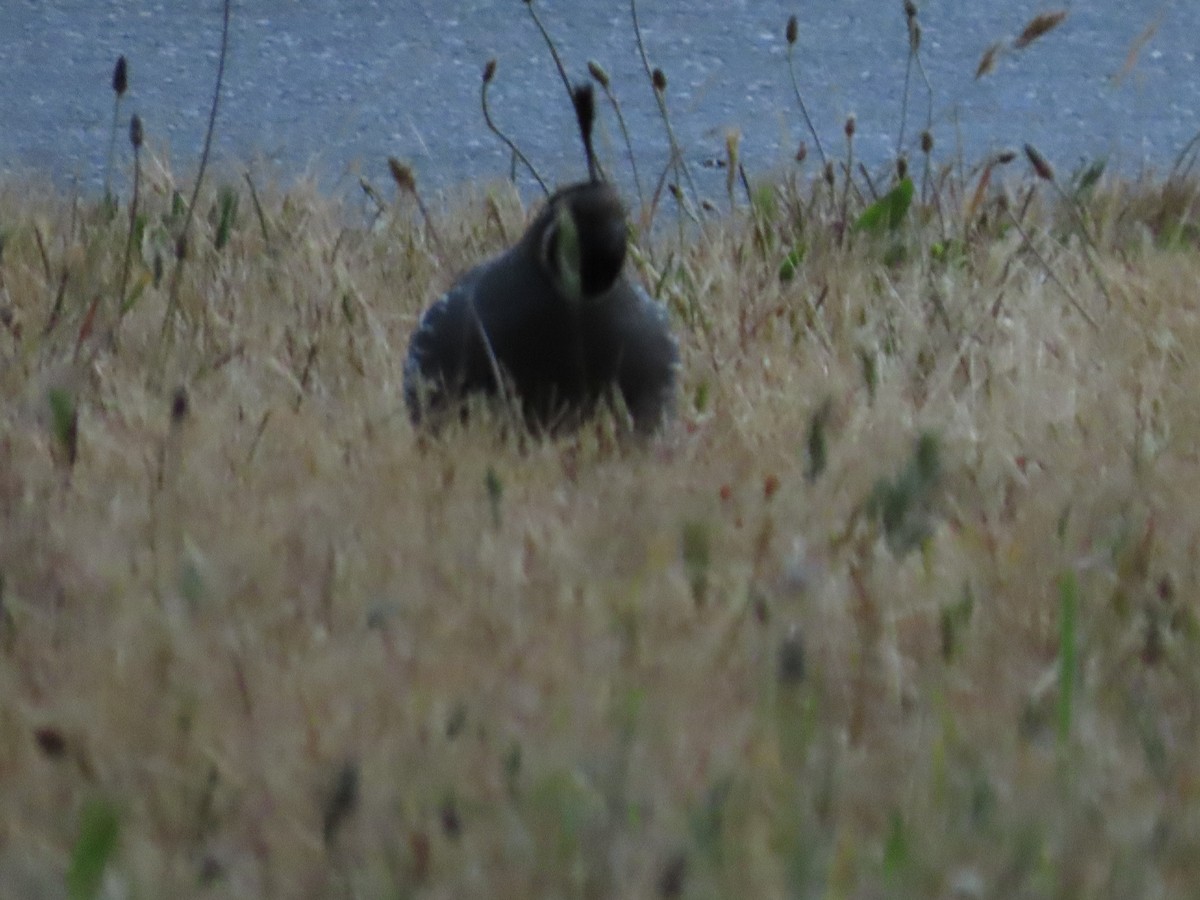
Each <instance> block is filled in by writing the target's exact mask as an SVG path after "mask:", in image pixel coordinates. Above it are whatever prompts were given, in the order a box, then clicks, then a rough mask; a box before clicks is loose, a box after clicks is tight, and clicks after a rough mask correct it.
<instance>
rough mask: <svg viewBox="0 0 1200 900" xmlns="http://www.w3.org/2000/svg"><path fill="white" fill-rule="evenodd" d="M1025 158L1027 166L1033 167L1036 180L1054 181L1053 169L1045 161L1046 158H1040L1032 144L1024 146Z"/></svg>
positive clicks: (1040, 155)
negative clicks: (1027, 160)
mask: <svg viewBox="0 0 1200 900" xmlns="http://www.w3.org/2000/svg"><path fill="white" fill-rule="evenodd" d="M1025 156H1026V157H1028V159H1029V164H1030V165H1031V166H1033V171H1034V172H1036V173H1037V177H1038V178H1040V179H1042V180H1043V181H1053V180H1054V169H1053V168H1052V167H1051V166H1050V163H1048V162H1047V161H1046V157H1044V156H1042V154H1041V153H1039V152H1038V149H1037V148H1036V147H1035V146H1033V144H1026V145H1025Z"/></svg>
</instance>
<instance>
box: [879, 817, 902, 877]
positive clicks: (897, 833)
mask: <svg viewBox="0 0 1200 900" xmlns="http://www.w3.org/2000/svg"><path fill="white" fill-rule="evenodd" d="M907 863H908V835H907V834H906V833H905V830H904V819H903V818H902V817H901V816H900V813H898V812H894V811H893V812H892V815H891V821H890V823H889V825H888V836H887V844H886V845H885V846H884V848H883V871H884V874H885V875H888V876H895V875H896V874H897V873H899V872H900V871H901V870H902V869H903V868H904V867H905V865H906V864H907Z"/></svg>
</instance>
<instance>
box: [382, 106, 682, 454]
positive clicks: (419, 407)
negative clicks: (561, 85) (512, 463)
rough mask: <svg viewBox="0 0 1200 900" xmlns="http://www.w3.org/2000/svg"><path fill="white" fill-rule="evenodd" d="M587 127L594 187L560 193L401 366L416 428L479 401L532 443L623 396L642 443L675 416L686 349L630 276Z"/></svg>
mask: <svg viewBox="0 0 1200 900" xmlns="http://www.w3.org/2000/svg"><path fill="white" fill-rule="evenodd" d="M589 99H590V98H589ZM577 111H578V100H577ZM589 115H590V113H589ZM584 118H585V116H584V114H582V113H581V114H580V119H581V125H583V126H584V144H585V146H586V147H587V150H588V156H589V168H591V169H592V172H593V176H592V179H591V180H589V181H585V182H580V183H578V184H573V185H569V186H568V187H565V188H562V189H561V190H559V191H558V192H556V193H555V194H554V195H552V196H551V197H550V199H549V200H548V201H547V203H546V206H545V208H544V209H543V210H542V211H541V212H540V213H539V214H538V216H537V218H535V219H534V221H533V223H532V224H531V225H530V226H529V228H528V229H527V230H526V232H525V234H524V235H523V236H522V238H521V239H520V241H518V242H517V244H516V245H515V246H513V247H511V248H510V249H509V250H507V251H506V252H504V253H502V254H500V255H499V256H497V257H495V258H493V259H491V260H488V261H487V262H485V263H483V264H482V265H479V266H477V267H476V268H474V269H471V270H470V271H468V272H467V273H466V274H465V275H463V276H462V277H461V278H459V280H458V281H457V282H456V283H455V284H454V286H453V287H451V288H450V290H449V291H448V292H447V293H446V294H445V296H443V297H442V298H441V299H440V300H438V301H437V302H436V303H435V304H434V305H433V306H431V307H430V308H429V309H428V310H426V311H425V314H424V315H423V316H422V317H421V322H420V324H419V326H418V327H417V330H416V332H415V333H414V334H413V336H412V339H411V341H410V343H409V347H408V357H407V359H406V360H405V364H404V399H405V402H406V403H407V405H408V410H409V414H410V416H411V417H412V420H413V423H414V424H416V425H419V426H427V427H431V428H434V429H436V428H437V427H438V426H439V425H440V424H442V423H444V422H445V421H446V420H447V419H449V418H454V417H461V416H465V415H466V412H467V406H468V403H467V401H468V400H469V398H470V396H471V395H473V394H484V395H489V396H492V397H499V398H500V399H501V401H502V403H504V405H505V406H506V407H507V408H508V409H510V410H512V411H514V412H519V413H520V415H521V417H522V419H523V421H524V423H525V425H526V426H527V427H528V428H529V429H530V430H531V431H533V432H535V433H555V432H561V431H564V430H568V429H571V428H574V427H577V426H579V425H580V424H582V423H583V422H584V421H585V420H586V419H588V418H589V417H590V416H591V415H593V414H594V413H595V412H596V411H597V409H598V407H599V406H600V405H601V404H602V403H605V402H609V401H611V400H613V399H615V398H616V397H617V396H619V397H620V399H621V401H622V402H623V403H624V407H625V409H626V410H627V411H628V413H629V415H630V417H631V418H632V420H633V425H634V428H635V429H636V430H637V431H638V432H640V433H643V434H647V433H650V432H653V431H654V430H655V429H656V428H658V427H659V425H661V424H662V422H663V421H664V420H665V419H666V417H667V416H668V415H669V414H670V412H671V409H672V406H673V400H674V393H675V374H676V370H677V368H678V365H679V350H678V347H677V346H676V343H675V339H674V338H673V337H672V335H671V331H670V326H669V322H668V319H667V313H666V310H665V308H664V307H663V306H662V305H661V304H659V303H657V302H655V301H653V300H651V299H650V298H649V297H648V296H647V295H646V293H645V291H644V290H642V288H641V287H639V286H638V285H636V284H635V283H634V282H632V281H630V280H629V279H627V278H626V277H625V276H624V274H623V273H622V269H623V267H624V264H625V252H626V240H627V233H626V222H625V208H624V206H623V204H622V203H621V199H620V197H619V195H618V194H617V191H616V189H615V188H613V187H612V186H611V185H610V184H608V183H606V182H604V181H601V180H599V179H598V178H597V177H596V175H595V171H596V170H595V167H594V163H593V160H592V156H591V145H590V138H589V133H588V126H589V125H590V122H588V123H584V121H583V120H584Z"/></svg>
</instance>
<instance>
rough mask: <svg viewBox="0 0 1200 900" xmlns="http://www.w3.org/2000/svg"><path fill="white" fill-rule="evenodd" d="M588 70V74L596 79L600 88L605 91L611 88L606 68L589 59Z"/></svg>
mask: <svg viewBox="0 0 1200 900" xmlns="http://www.w3.org/2000/svg"><path fill="white" fill-rule="evenodd" d="M587 69H588V74H589V75H591V76H592V78H594V79H595V80H596V84H598V85H600V87H602V88H604V89H605V90H608V86H609V79H608V72H606V71H605V70H604V67H603V66H602V65H600V63H598V62H596V61H595V60H594V59H589V60H588V64H587Z"/></svg>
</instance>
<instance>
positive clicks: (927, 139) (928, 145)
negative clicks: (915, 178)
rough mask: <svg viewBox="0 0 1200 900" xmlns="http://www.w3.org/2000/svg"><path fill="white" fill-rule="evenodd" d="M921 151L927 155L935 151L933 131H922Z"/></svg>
mask: <svg viewBox="0 0 1200 900" xmlns="http://www.w3.org/2000/svg"><path fill="white" fill-rule="evenodd" d="M921 152H922V153H924V154H925V155H926V156H928V155H929V154H930V153H932V152H933V132H931V131H922V132H921Z"/></svg>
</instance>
